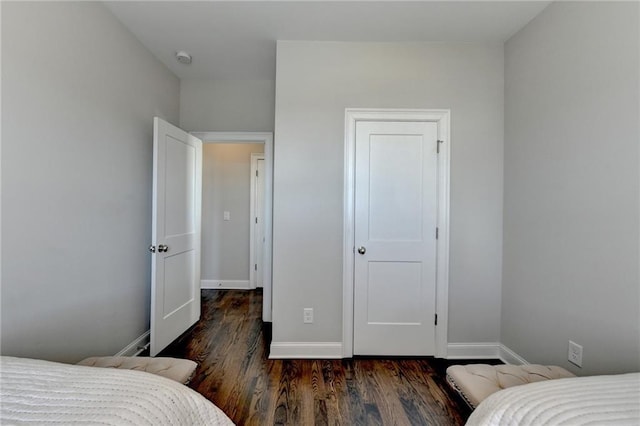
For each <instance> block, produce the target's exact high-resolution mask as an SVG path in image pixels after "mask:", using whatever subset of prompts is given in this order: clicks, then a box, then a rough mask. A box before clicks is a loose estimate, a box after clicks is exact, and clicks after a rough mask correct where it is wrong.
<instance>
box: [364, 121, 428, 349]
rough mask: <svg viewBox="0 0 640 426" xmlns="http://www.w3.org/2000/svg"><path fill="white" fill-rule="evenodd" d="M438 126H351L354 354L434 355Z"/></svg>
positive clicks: (382, 124) (374, 124)
mask: <svg viewBox="0 0 640 426" xmlns="http://www.w3.org/2000/svg"><path fill="white" fill-rule="evenodd" d="M436 149H437V124H436V123H428V122H364V121H363V122H358V123H357V124H356V157H355V162H356V165H355V166H356V167H355V184H356V186H355V246H356V249H357V248H360V247H362V248H364V249H365V250H366V251H364V253H362V254H360V253H358V252H356V258H355V270H354V272H355V276H354V342H353V343H354V346H353V349H354V354H356V355H416V356H418V355H433V354H434V353H435V327H434V315H435V300H436V294H435V283H436V238H435V232H436V219H437V198H436V197H437V157H436Z"/></svg>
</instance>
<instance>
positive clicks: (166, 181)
mask: <svg viewBox="0 0 640 426" xmlns="http://www.w3.org/2000/svg"><path fill="white" fill-rule="evenodd" d="M153 130H154V137H153V201H152V204H153V210H152V243H151V246H152V251H153V250H155V253H152V255H151V259H152V260H151V349H150V351H151V356H155V355H157V354H158V352H160V351H161V350H162V349H164V348H165V347H166V346H167V345H168V344H169V343H171V342H172V341H173V340H175V339H176V338H177V337H179V336H180V335H181V334H182V333H183V332H184V331H186V330H187V329H188V328H189V327H190V326H191V325H193V324H194V323H195V322H196V321H197V320H198V319H199V318H200V232H201V203H202V141H201V140H200V139H198V138H196V137H194V136H192V135H190V134H188V133H187V132H185V131H183V130H181V129H179V128H177V127H175V126H173V125H171V124H169V123H167V122H166V121H164V120H162V119H160V118H157V117H156V118H154V120H153Z"/></svg>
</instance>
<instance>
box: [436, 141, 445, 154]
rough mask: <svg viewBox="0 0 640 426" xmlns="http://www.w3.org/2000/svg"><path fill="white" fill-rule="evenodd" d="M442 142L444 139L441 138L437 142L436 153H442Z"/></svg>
mask: <svg viewBox="0 0 640 426" xmlns="http://www.w3.org/2000/svg"><path fill="white" fill-rule="evenodd" d="M441 143H444V141H441V140H439V141H437V142H436V154H440V144H441Z"/></svg>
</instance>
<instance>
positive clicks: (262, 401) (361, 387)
mask: <svg viewBox="0 0 640 426" xmlns="http://www.w3.org/2000/svg"><path fill="white" fill-rule="evenodd" d="M261 312H262V293H261V292H260V291H259V290H257V291H237V290H203V291H202V316H201V320H200V321H199V322H198V323H196V324H195V325H194V326H193V327H192V328H191V329H190V330H188V331H187V332H186V333H185V334H184V335H182V336H181V337H180V338H179V339H177V340H176V341H175V342H173V343H172V344H171V345H170V346H169V347H168V348H166V349H165V350H164V351H163V352H162V353H161V354H160V356H173V357H178V358H187V359H192V360H194V361H196V362H198V364H199V366H198V369H197V370H196V373H195V376H194V378H193V379H192V381H191V383H190V384H189V386H190V387H191V388H193V389H195V390H196V391H198V392H200V393H201V394H202V395H204V396H205V397H206V398H208V399H209V400H211V401H212V402H213V403H214V404H216V405H217V406H218V407H220V408H221V409H222V410H223V411H224V412H225V413H226V414H227V415H228V416H229V417H230V418H231V419H232V420H233V421H234V422H235V423H237V424H239V425H462V424H464V422H465V421H466V419H467V417H468V416H469V414H470V411H469V409H468V407H467V406H466V405H465V403H464V402H463V401H462V400H461V399H460V398H459V397H458V396H457V395H456V394H455V393H454V392H452V391H451V390H450V389H449V387H448V385H447V384H446V382H445V370H446V368H447V366H449V365H450V364H453V363H454V362H451V361H445V360H440V359H434V358H415V359H407V358H391V359H380V358H355V359H347V360H269V359H267V356H268V350H269V348H268V346H269V343H270V330H269V329H268V328H266V327H264V326H263V323H262V321H261ZM485 362H486V361H485Z"/></svg>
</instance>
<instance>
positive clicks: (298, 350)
mask: <svg viewBox="0 0 640 426" xmlns="http://www.w3.org/2000/svg"><path fill="white" fill-rule="evenodd" d="M338 358H342V343H341V342H272V343H271V350H270V352H269V359H338Z"/></svg>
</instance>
